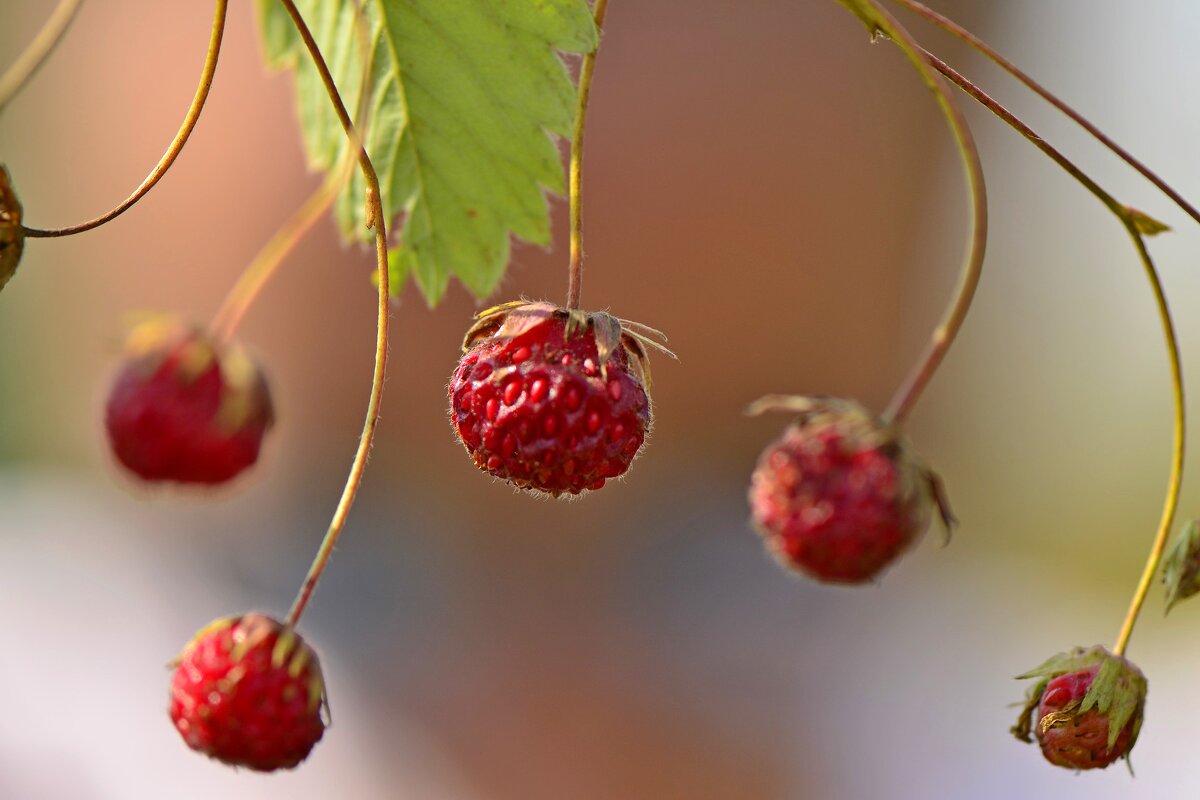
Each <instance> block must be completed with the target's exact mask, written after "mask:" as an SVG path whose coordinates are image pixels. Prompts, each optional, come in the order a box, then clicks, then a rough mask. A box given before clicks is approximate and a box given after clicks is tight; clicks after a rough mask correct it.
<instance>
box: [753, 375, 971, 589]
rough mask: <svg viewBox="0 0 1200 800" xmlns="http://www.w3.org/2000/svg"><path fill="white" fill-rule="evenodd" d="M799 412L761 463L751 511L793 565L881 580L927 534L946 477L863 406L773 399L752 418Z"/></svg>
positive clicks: (770, 543) (845, 577)
mask: <svg viewBox="0 0 1200 800" xmlns="http://www.w3.org/2000/svg"><path fill="white" fill-rule="evenodd" d="M765 410H787V411H794V412H799V417H798V418H797V420H796V421H795V422H794V423H793V424H792V425H791V426H790V427H789V428H788V429H787V430H786V431H784V433H783V435H782V436H781V437H780V438H779V439H778V440H776V441H775V442H774V443H772V444H771V445H769V446H768V447H767V448H766V450H764V451H763V453H762V455H761V456H760V457H759V459H758V466H757V467H756V468H755V470H754V474H753V476H752V478H751V483H750V497H749V500H750V509H751V512H752V515H753V518H754V523H755V526H756V527H757V529H758V532H759V533H760V534H761V535H762V537H763V539H764V541H765V543H766V546H767V548H768V549H769V550H770V551H771V553H772V554H773V555H774V556H775V557H776V558H777V559H778V560H779V562H780V563H781V564H783V565H784V566H787V567H791V568H794V569H798V570H800V571H802V572H804V573H806V574H808V575H810V576H811V577H813V578H816V579H817V580H820V581H825V582H829V583H863V582H865V581H869V580H871V579H872V578H874V577H875V576H876V575H877V574H879V572H880V571H881V570H883V568H884V567H886V566H887V565H888V564H889V563H891V561H892V560H893V559H895V558H896V556H898V555H899V554H900V553H901V552H903V551H904V550H905V549H906V548H907V547H908V546H909V545H911V544H912V543H913V542H914V541H916V539H917V538H918V537H919V536H920V535H921V534H922V533H923V532H924V531H925V528H926V527H927V526H928V524H929V517H930V507H931V505H932V502H936V503H937V505H938V508H939V510H940V511H941V512H942V519H943V521H944V522H946V523H947V526H949V524H950V523H951V522H952V520H951V518H950V516H949V511H948V510H947V509H946V507H945V505H944V503H943V500H942V498H941V493H940V490H939V488H938V483H937V479H936V478H935V477H934V476H933V474H932V473H931V472H930V471H929V470H927V469H926V468H925V467H924V466H922V465H921V464H919V463H918V462H917V460H916V459H915V458H914V456H913V455H912V454H911V453H910V451H909V449H908V446H907V445H906V443H905V442H904V441H903V440H901V439H900V438H899V436H898V434H897V433H896V432H895V431H894V430H892V429H891V428H889V427H888V426H887V425H885V424H884V423H883V422H882V421H880V420H879V419H878V418H876V417H875V416H873V415H872V414H870V413H869V412H868V411H867V410H866V409H864V408H863V407H862V406H860V405H858V404H857V403H854V402H850V401H847V400H837V399H832V398H818V397H784V398H780V397H769V398H764V399H763V400H762V401H759V403H756V404H755V405H754V406H753V407H752V409H751V413H759V412H761V411H765Z"/></svg>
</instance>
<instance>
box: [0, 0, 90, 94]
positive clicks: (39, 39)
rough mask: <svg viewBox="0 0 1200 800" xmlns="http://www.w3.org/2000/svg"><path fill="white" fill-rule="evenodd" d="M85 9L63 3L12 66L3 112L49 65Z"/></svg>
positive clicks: (2, 88) (3, 86)
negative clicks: (48, 62)
mask: <svg viewBox="0 0 1200 800" xmlns="http://www.w3.org/2000/svg"><path fill="white" fill-rule="evenodd" d="M81 5H83V0H61V2H60V3H59V4H58V6H57V7H56V8H55V9H54V13H52V14H51V15H50V18H49V19H47V20H46V23H45V24H44V25H43V26H42V29H41V30H40V31H38V34H37V36H35V37H33V41H31V42H30V43H29V46H28V47H26V48H25V52H23V53H21V55H19V56H17V60H16V61H14V62H13V63H12V66H10V67H9V68H8V69H7V70H6V71H5V72H4V75H2V76H0V111H3V110H4V108H5V106H7V105H8V104H9V102H10V101H11V100H12V99H13V98H14V97H16V96H17V93H18V92H20V91H21V89H23V88H25V86H26V84H28V83H29V80H30V78H32V77H33V75H34V73H35V72H37V71H38V69H39V68H40V67H41V66H42V64H44V63H46V59H47V58H49V56H50V53H52V52H53V51H54V48H55V47H57V46H58V43H59V42H61V41H62V39H63V36H64V35H66V32H67V28H69V27H70V26H71V22H72V21H74V19H75V15H76V14H77V13H78V12H79V7H80V6H81Z"/></svg>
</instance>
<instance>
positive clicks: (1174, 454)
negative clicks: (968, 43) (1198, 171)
mask: <svg viewBox="0 0 1200 800" xmlns="http://www.w3.org/2000/svg"><path fill="white" fill-rule="evenodd" d="M924 57H925V59H926V60H927V61H928V62H929V63H930V64H931V65H932V66H933V67H934V68H935V69H937V70H938V71H939V72H940V73H942V74H943V75H945V76H946V77H947V78H949V79H950V80H951V81H953V82H954V83H955V84H956V85H957V86H959V87H960V88H961V89H962V90H963V91H964V92H966V93H967V94H969V95H970V96H971V97H973V98H974V99H975V100H977V101H978V102H979V103H980V104H981V105H982V106H984V107H985V108H986V109H988V110H989V111H991V112H992V113H993V114H995V115H996V116H997V117H999V118H1000V119H1001V120H1002V121H1004V122H1005V123H1006V124H1008V125H1009V126H1010V127H1012V128H1013V129H1015V130H1016V131H1017V132H1018V133H1020V134H1021V135H1022V136H1024V137H1025V138H1026V139H1027V140H1029V142H1031V143H1032V144H1033V145H1034V146H1035V147H1037V148H1038V149H1039V150H1041V151H1042V152H1043V153H1044V154H1046V155H1047V156H1048V157H1049V158H1050V159H1051V160H1052V161H1054V162H1055V163H1056V164H1058V165H1059V166H1060V167H1062V169H1063V170H1064V171H1066V172H1067V174H1069V175H1070V176H1071V177H1072V178H1074V179H1075V180H1076V181H1078V182H1079V183H1080V184H1082V185H1083V187H1084V188H1085V189H1087V190H1088V191H1089V192H1091V193H1092V194H1093V195H1094V196H1095V197H1096V198H1097V199H1098V200H1099V201H1100V202H1101V203H1103V204H1104V205H1105V207H1106V208H1108V209H1109V210H1110V211H1111V212H1112V213H1113V214H1114V215H1115V216H1116V217H1117V219H1119V220H1120V221H1121V224H1122V225H1123V226H1124V227H1125V230H1126V231H1128V233H1129V235H1130V237H1131V238H1132V239H1133V244H1134V247H1136V248H1137V252H1138V257H1139V258H1140V259H1141V262H1142V268H1143V269H1144V270H1145V272H1146V278H1147V280H1148V281H1149V282H1150V288H1151V291H1152V292H1153V294H1154V302H1155V307H1156V309H1157V311H1158V317H1159V320H1160V321H1161V323H1162V329H1163V338H1164V339H1165V341H1166V347H1167V357H1168V360H1169V361H1170V369H1171V396H1172V398H1173V402H1174V424H1173V434H1172V445H1171V473H1170V477H1169V478H1168V480H1167V494H1166V498H1165V499H1164V500H1163V510H1162V516H1161V518H1160V520H1159V524H1158V532H1157V533H1156V534H1155V537H1154V543H1153V544H1152V545H1151V548H1150V555H1149V557H1148V558H1147V559H1146V567H1145V569H1144V570H1143V571H1142V576H1141V579H1140V580H1139V581H1138V585H1137V588H1136V589H1135V590H1134V594H1133V599H1132V601H1131V602H1130V604H1129V611H1128V613H1127V614H1126V615H1125V621H1124V622H1123V623H1122V625H1121V630H1120V632H1119V633H1118V634H1117V640H1116V643H1115V644H1114V645H1113V652H1114V653H1116V654H1117V655H1122V654H1123V653H1124V652H1125V648H1126V646H1127V645H1128V644H1129V637H1130V635H1131V634H1132V633H1133V628H1134V625H1135V624H1137V619H1138V615H1139V614H1140V612H1141V609H1142V605H1143V603H1144V602H1145V600H1146V594H1147V592H1149V590H1150V584H1151V583H1152V582H1153V580H1154V575H1155V574H1156V573H1157V572H1158V568H1159V564H1160V563H1161V562H1162V556H1163V551H1164V550H1165V549H1166V546H1167V539H1168V537H1169V536H1170V533H1171V527H1172V526H1173V524H1174V521H1175V512H1176V509H1177V508H1178V505H1179V492H1180V487H1181V486H1182V484H1183V457H1184V443H1185V439H1186V430H1187V421H1186V412H1185V406H1184V388H1183V367H1182V365H1181V363H1180V358H1179V341H1178V338H1177V336H1176V333H1175V324H1174V322H1173V320H1172V318H1171V309H1170V307H1169V306H1168V304H1167V298H1166V293H1165V292H1164V291H1163V286H1162V281H1161V279H1160V278H1159V275H1158V270H1157V269H1156V268H1155V266H1154V261H1153V260H1152V259H1151V258H1150V253H1149V251H1148V250H1147V249H1146V241H1145V234H1144V233H1143V232H1142V229H1141V228H1140V227H1139V218H1138V215H1137V214H1136V213H1135V212H1134V211H1133V210H1132V209H1130V208H1129V206H1127V205H1125V204H1123V203H1121V202H1119V201H1118V200H1117V199H1116V198H1114V197H1113V196H1112V195H1111V194H1110V193H1109V192H1107V191H1105V190H1104V189H1103V188H1102V187H1101V186H1100V185H1099V184H1098V183H1096V181H1094V180H1093V179H1092V178H1091V177H1089V176H1088V175H1087V174H1086V173H1084V172H1083V170H1081V169H1080V168H1079V167H1078V166H1076V165H1075V164H1074V163H1073V162H1072V161H1071V160H1070V159H1068V158H1067V157H1066V156H1065V155H1063V153H1062V152H1061V151H1059V150H1058V149H1057V148H1055V147H1054V146H1053V145H1051V144H1050V143H1049V142H1047V141H1046V140H1045V139H1043V138H1042V137H1041V136H1040V135H1038V133H1037V132H1036V131H1035V130H1033V129H1032V128H1030V127H1029V126H1028V125H1026V124H1025V123H1024V122H1022V121H1021V120H1020V119H1018V118H1017V116H1016V115H1015V114H1013V113H1012V112H1011V111H1009V110H1008V109H1007V108H1005V107H1004V106H1003V105H1001V104H1000V103H999V102H997V101H996V100H995V99H993V98H992V97H991V96H989V95H988V94H987V93H986V92H984V91H983V90H982V89H980V88H979V87H978V86H976V85H975V84H974V83H972V82H971V81H970V80H969V79H967V78H966V77H964V76H963V75H962V74H960V73H959V72H957V71H955V70H954V69H953V68H952V67H950V66H949V65H947V64H946V63H945V62H943V61H942V60H941V59H939V58H938V57H937V56H934V55H933V54H931V53H927V52H925V53H924Z"/></svg>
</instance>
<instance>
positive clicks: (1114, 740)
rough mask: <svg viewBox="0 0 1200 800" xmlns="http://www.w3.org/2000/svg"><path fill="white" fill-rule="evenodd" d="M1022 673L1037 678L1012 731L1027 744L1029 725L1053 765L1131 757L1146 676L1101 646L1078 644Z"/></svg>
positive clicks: (1090, 764) (1100, 764)
mask: <svg viewBox="0 0 1200 800" xmlns="http://www.w3.org/2000/svg"><path fill="white" fill-rule="evenodd" d="M1020 677H1021V678H1040V679H1041V680H1040V681H1039V682H1038V683H1037V684H1035V685H1034V686H1033V687H1032V688H1031V689H1030V691H1029V694H1028V696H1027V697H1026V702H1025V708H1024V709H1023V711H1022V713H1021V716H1020V718H1019V719H1018V720H1017V724H1016V726H1014V727H1013V729H1012V732H1013V734H1014V735H1016V737H1017V738H1018V739H1020V740H1022V741H1025V742H1029V741H1031V739H1030V738H1029V732H1030V729H1031V728H1033V731H1034V735H1035V736H1036V737H1037V742H1038V744H1039V745H1041V748H1042V755H1044V756H1045V757H1046V760H1047V761H1049V762H1050V763H1051V764H1054V765H1055V766H1059V767H1066V768H1068V769H1097V768H1104V767H1107V766H1108V765H1109V764H1111V763H1113V762H1114V761H1116V760H1117V759H1119V758H1128V757H1129V751H1130V750H1132V749H1133V745H1134V743H1135V742H1136V741H1137V736H1138V732H1139V731H1140V730H1141V727H1142V713H1143V710H1144V708H1145V704H1146V690H1147V683H1146V678H1145V676H1144V675H1142V673H1141V670H1139V669H1138V668H1137V667H1136V666H1134V665H1133V664H1132V663H1131V662H1129V661H1127V660H1126V659H1124V658H1122V657H1121V656H1116V655H1113V654H1112V653H1110V652H1108V650H1106V649H1105V648H1103V647H1100V646H1099V645H1097V646H1095V647H1091V648H1086V649H1085V648H1082V647H1079V648H1076V649H1074V650H1072V651H1071V652H1069V653H1060V654H1059V655H1057V656H1054V657H1053V658H1051V659H1049V660H1048V661H1046V662H1045V663H1044V664H1042V665H1041V666H1039V667H1038V668H1037V669H1034V670H1032V671H1030V672H1027V673H1025V674H1024V675H1021V676H1020ZM1035 709H1036V711H1037V723H1036V726H1035V724H1034V721H1033V713H1034V710H1035Z"/></svg>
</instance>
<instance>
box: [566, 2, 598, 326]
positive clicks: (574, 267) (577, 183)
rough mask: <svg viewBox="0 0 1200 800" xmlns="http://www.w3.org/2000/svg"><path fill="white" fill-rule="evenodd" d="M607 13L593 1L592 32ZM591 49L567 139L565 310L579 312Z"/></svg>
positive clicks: (593, 64)
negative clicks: (568, 223)
mask: <svg viewBox="0 0 1200 800" xmlns="http://www.w3.org/2000/svg"><path fill="white" fill-rule="evenodd" d="M607 12H608V0H596V5H595V6H594V8H593V14H594V16H595V18H596V30H597V32H598V33H599V32H601V31H603V30H604V16H605V14H606V13H607ZM599 50H600V42H599V41H597V42H596V47H595V49H593V50H592V52H590V53H588V54H587V55H586V56H584V57H583V65H582V66H580V68H579V107H578V108H577V109H576V111H575V131H574V134H573V135H572V136H571V166H570V170H569V182H570V189H569V197H570V203H571V263H570V266H569V267H568V272H569V276H570V277H569V278H568V282H567V308H579V293H580V291H582V289H583V129H584V120H585V119H586V118H587V109H588V100H589V99H590V98H591V94H592V74H593V73H594V72H595V71H596V53H597V52H599Z"/></svg>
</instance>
